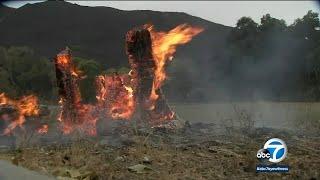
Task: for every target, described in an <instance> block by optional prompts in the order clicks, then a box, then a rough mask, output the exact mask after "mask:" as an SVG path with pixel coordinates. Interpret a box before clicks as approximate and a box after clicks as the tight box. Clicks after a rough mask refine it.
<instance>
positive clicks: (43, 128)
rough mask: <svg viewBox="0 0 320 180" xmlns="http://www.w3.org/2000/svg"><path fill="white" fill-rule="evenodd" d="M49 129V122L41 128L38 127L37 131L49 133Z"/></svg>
mask: <svg viewBox="0 0 320 180" xmlns="http://www.w3.org/2000/svg"><path fill="white" fill-rule="evenodd" d="M48 130H49V126H48V125H47V124H44V125H42V126H41V127H40V128H38V130H37V132H38V133H39V134H47V133H48Z"/></svg>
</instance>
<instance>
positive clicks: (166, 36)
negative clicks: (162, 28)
mask: <svg viewBox="0 0 320 180" xmlns="http://www.w3.org/2000/svg"><path fill="white" fill-rule="evenodd" d="M145 28H147V29H148V30H149V32H150V34H151V39H152V55H153V58H154V61H155V65H156V69H155V72H154V75H155V78H154V81H153V87H152V92H151V95H150V100H151V102H155V101H156V100H157V99H158V97H159V96H158V94H157V90H158V89H159V88H160V87H161V86H162V84H163V82H164V80H165V79H166V72H165V65H166V62H167V61H171V60H172V59H173V55H174V53H175V52H176V49H177V46H178V45H182V44H186V43H188V42H189V41H191V39H192V38H193V37H194V36H196V35H198V34H199V33H201V32H202V31H203V29H202V28H196V27H191V26H189V25H187V24H182V25H179V26H177V27H175V28H174V29H172V30H170V31H169V32H156V31H155V30H154V28H153V26H152V25H145ZM153 104H154V103H153ZM153 108H154V105H153V106H151V109H153Z"/></svg>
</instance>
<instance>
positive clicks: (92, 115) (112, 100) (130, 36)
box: [0, 24, 203, 135]
mask: <svg viewBox="0 0 320 180" xmlns="http://www.w3.org/2000/svg"><path fill="white" fill-rule="evenodd" d="M202 31H203V29H201V28H194V27H191V26H188V25H186V24H183V25H179V26H177V27H176V28H174V29H172V30H171V31H169V32H167V33H166V32H156V31H155V30H154V28H153V26H151V25H145V26H143V27H141V28H135V29H133V30H131V31H129V32H128V33H127V35H126V53H127V55H128V59H129V64H130V66H131V71H130V72H129V74H125V75H123V74H121V75H119V74H116V73H115V74H113V75H99V76H97V77H96V82H95V83H96V99H97V102H96V104H84V103H83V102H82V100H81V93H80V90H79V85H78V83H79V81H80V80H81V79H82V78H84V76H83V75H82V73H81V72H80V71H78V70H77V69H76V67H75V65H74V64H73V61H72V55H71V51H70V50H69V49H68V48H66V49H65V50H63V51H62V52H60V53H59V54H58V55H57V57H56V58H55V61H54V62H55V70H56V79H57V86H58V94H59V97H60V101H59V104H60V106H61V110H60V113H59V117H58V121H59V126H61V128H60V129H62V132H63V134H70V133H73V132H81V133H85V134H87V135H96V134H97V130H96V126H97V121H100V120H101V119H103V120H110V119H111V120H135V121H137V122H141V123H144V124H149V125H151V127H155V126H161V125H162V124H164V123H167V122H170V120H174V119H177V116H176V115H175V113H174V112H173V111H172V110H171V109H170V107H169V105H168V104H167V101H166V98H165V97H164V94H163V92H162V89H161V87H162V85H163V83H164V81H165V80H166V72H165V68H166V65H167V62H168V61H171V60H172V58H173V54H174V53H175V52H176V47H177V46H178V45H181V44H185V43H187V42H189V41H190V40H191V39H192V37H193V36H195V35H197V34H199V33H200V32H202ZM0 106H1V112H0V115H1V121H2V120H4V121H10V123H9V125H8V127H6V128H5V130H4V133H3V134H9V133H10V132H11V131H12V130H13V129H15V128H16V127H17V126H19V127H23V123H24V122H25V117H28V116H38V115H39V108H38V107H39V105H38V100H37V97H35V96H32V95H31V96H26V97H23V98H22V99H21V100H17V101H14V100H10V99H8V98H7V97H5V95H4V94H1V95H0ZM11 106H13V108H11ZM5 109H7V110H5ZM48 129H49V126H48V125H47V124H45V125H42V126H41V127H40V128H39V129H38V130H37V131H38V133H40V134H45V133H46V132H47V131H48Z"/></svg>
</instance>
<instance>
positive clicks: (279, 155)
mask: <svg viewBox="0 0 320 180" xmlns="http://www.w3.org/2000/svg"><path fill="white" fill-rule="evenodd" d="M263 149H266V150H268V152H269V153H270V158H269V161H270V162H273V163H278V162H280V161H282V160H283V159H284V158H286V156H287V145H286V143H285V142H284V141H283V140H281V139H278V138H272V139H269V140H268V141H267V142H266V143H265V144H264V147H263Z"/></svg>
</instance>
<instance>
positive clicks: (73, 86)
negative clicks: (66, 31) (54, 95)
mask: <svg viewBox="0 0 320 180" xmlns="http://www.w3.org/2000/svg"><path fill="white" fill-rule="evenodd" d="M71 58H72V56H71V51H70V49H69V48H66V49H65V50H63V51H61V52H60V53H59V54H58V55H57V57H56V59H55V68H56V79H57V85H58V92H59V96H60V103H62V104H63V106H62V107H63V109H62V112H61V117H60V118H62V119H66V120H68V121H69V122H65V123H70V124H73V123H77V121H78V119H79V118H77V106H78V104H79V103H80V93H79V87H78V82H77V81H78V75H77V73H76V72H75V71H74V70H75V68H74V64H73V62H72V59H71Z"/></svg>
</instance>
